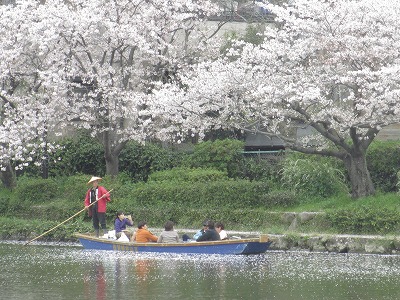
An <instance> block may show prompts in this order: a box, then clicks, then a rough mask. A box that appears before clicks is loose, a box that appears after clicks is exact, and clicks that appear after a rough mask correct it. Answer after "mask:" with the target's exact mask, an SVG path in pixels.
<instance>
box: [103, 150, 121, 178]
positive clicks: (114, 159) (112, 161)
mask: <svg viewBox="0 0 400 300" xmlns="http://www.w3.org/2000/svg"><path fill="white" fill-rule="evenodd" d="M105 159H106V174H107V175H111V176H116V175H118V172H119V159H118V156H117V155H113V153H110V154H109V155H106V156H105Z"/></svg>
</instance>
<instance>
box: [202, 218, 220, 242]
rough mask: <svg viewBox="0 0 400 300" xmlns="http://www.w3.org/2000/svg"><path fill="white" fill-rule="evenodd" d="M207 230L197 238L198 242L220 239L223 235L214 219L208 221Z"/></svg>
mask: <svg viewBox="0 0 400 300" xmlns="http://www.w3.org/2000/svg"><path fill="white" fill-rule="evenodd" d="M206 225H207V226H206V230H205V232H204V234H203V235H201V236H200V237H198V238H197V240H196V242H204V241H219V240H221V237H220V236H219V233H218V232H217V231H216V230H215V227H214V221H211V220H209V221H207V223H206Z"/></svg>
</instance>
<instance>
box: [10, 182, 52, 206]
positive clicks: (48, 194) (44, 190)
mask: <svg viewBox="0 0 400 300" xmlns="http://www.w3.org/2000/svg"><path fill="white" fill-rule="evenodd" d="M59 192H60V191H59V188H58V185H57V183H56V182H55V181H54V180H53V179H41V178H24V179H23V180H19V181H18V185H17V187H16V189H15V196H16V200H17V201H19V202H30V203H43V202H47V201H50V200H54V198H56V197H57V196H59V195H58V193H59Z"/></svg>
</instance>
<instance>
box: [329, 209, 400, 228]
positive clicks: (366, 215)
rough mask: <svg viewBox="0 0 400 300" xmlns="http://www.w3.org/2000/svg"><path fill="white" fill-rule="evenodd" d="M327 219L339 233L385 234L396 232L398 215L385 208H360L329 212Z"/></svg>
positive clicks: (399, 214) (399, 219)
mask: <svg viewBox="0 0 400 300" xmlns="http://www.w3.org/2000/svg"><path fill="white" fill-rule="evenodd" d="M327 218H328V220H329V221H330V222H331V223H332V227H334V228H337V229H338V230H339V232H340V233H354V234H367V233H381V234H385V233H390V232H394V231H396V230H398V227H399V222H400V213H399V211H397V210H390V209H387V208H381V209H377V208H375V209H372V208H370V207H367V206H360V207H357V208H350V209H349V208H347V209H339V210H337V211H332V212H329V213H328V214H327Z"/></svg>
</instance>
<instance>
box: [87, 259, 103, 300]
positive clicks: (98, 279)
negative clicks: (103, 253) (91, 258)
mask: <svg viewBox="0 0 400 300" xmlns="http://www.w3.org/2000/svg"><path fill="white" fill-rule="evenodd" d="M83 286H84V296H85V299H92V295H96V299H98V300H105V299H106V279H105V274H104V266H103V265H101V264H99V265H96V266H95V268H94V270H86V273H85V274H84V276H83Z"/></svg>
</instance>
